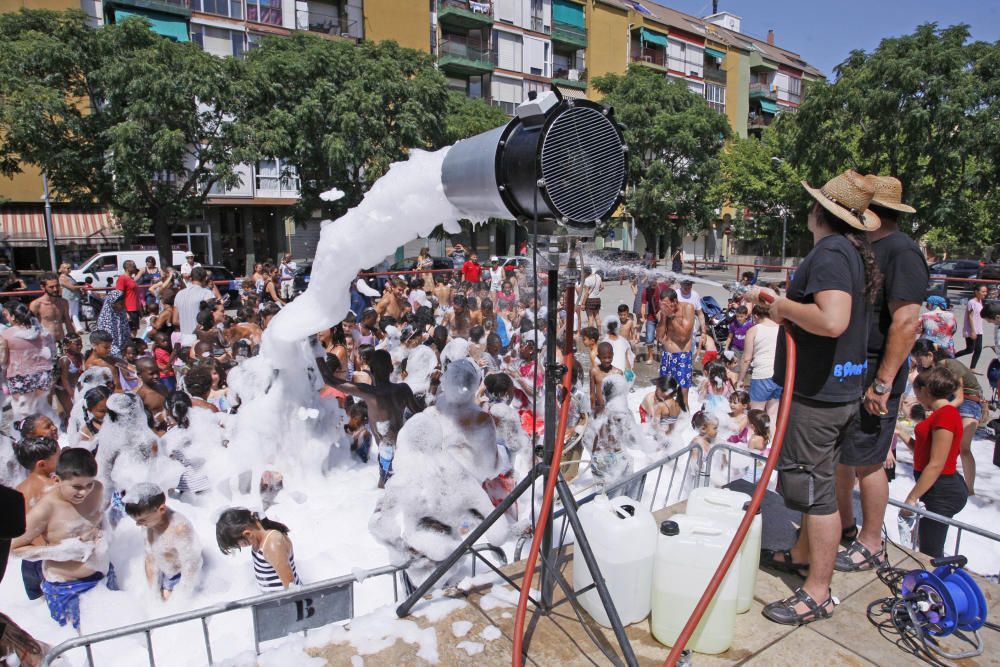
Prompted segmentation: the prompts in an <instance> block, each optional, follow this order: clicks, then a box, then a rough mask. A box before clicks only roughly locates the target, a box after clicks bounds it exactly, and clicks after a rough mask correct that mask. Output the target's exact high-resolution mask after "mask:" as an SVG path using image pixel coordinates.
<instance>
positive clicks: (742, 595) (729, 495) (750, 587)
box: [687, 486, 761, 614]
mask: <svg viewBox="0 0 1000 667" xmlns="http://www.w3.org/2000/svg"><path fill="white" fill-rule="evenodd" d="M749 502H750V496H749V495H747V494H745V493H740V492H739V491H730V490H729V489H716V488H712V487H708V486H702V487H699V488H697V489H695V490H693V491H692V492H691V495H690V496H689V497H688V501H687V513H688V514H690V515H692V516H710V517H715V518H718V519H722V520H728V521H732V527H733V533H734V534H735V532H736V528H737V527H738V526H739V525H740V522H741V521H743V514H744V513H745V508H746V506H747V503H749ZM760 531H761V518H760V510H758V511H757V516H755V517H754V518H753V523H751V524H750V530H749V531H748V532H747V536H746V538H745V539H744V540H743V546H742V547H740V569H739V579H740V585H739V592H738V593H737V595H736V613H737V614H743V613H745V612H747V611H749V609H750V606H751V605H752V604H753V591H754V587H755V586H756V585H757V571H758V568H759V567H760Z"/></svg>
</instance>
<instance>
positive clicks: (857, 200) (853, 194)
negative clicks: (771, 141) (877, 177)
mask: <svg viewBox="0 0 1000 667" xmlns="http://www.w3.org/2000/svg"><path fill="white" fill-rule="evenodd" d="M802 187H804V188H805V189H806V192H808V193H809V194H810V195H812V197H813V199H815V200H816V201H818V202H819V204H820V206H822V207H823V208H825V209H826V210H827V211H829V212H830V213H831V214H833V215H835V216H837V217H838V218H840V219H841V220H843V221H844V222H846V223H847V224H848V225H850V226H851V227H854V228H855V229H860V230H861V231H864V232H873V231H875V230H876V229H878V228H879V227H881V226H882V221H881V220H879V217H878V216H877V215H875V213H874V212H873V211H869V210H868V205H869V204H870V203H871V201H872V197H873V196H874V195H875V183H874V181H873V180H872V179H871V178H869V177H867V176H862V175H861V174H859V173H858V172H856V171H852V170H850V169H848V170H847V171H845V172H844V173H842V174H840V175H838V176H834V177H833V178H831V179H830V180H829V181H827V182H826V183H825V184H824V185H823V187H821V188H814V187H812V186H810V185H809V184H808V183H806V182H805V181H802Z"/></svg>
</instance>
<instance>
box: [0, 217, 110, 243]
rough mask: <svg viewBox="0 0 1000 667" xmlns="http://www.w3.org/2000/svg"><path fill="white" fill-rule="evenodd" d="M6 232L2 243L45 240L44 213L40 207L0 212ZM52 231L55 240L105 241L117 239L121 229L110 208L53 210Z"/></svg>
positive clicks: (1, 237)
mask: <svg viewBox="0 0 1000 667" xmlns="http://www.w3.org/2000/svg"><path fill="white" fill-rule="evenodd" d="M0 222H2V223H3V233H2V234H0V242H3V243H10V244H11V245H35V244H38V243H43V244H44V243H45V212H44V211H43V210H42V209H40V208H31V209H8V210H4V211H0ZM52 232H53V234H55V237H56V243H70V242H73V243H91V242H105V241H108V240H111V239H116V238H118V237H119V236H120V235H121V234H120V232H119V231H118V229H117V227H116V225H115V224H114V221H113V219H112V217H111V214H110V213H108V212H107V211H83V210H80V209H75V210H74V209H69V210H53V211H52Z"/></svg>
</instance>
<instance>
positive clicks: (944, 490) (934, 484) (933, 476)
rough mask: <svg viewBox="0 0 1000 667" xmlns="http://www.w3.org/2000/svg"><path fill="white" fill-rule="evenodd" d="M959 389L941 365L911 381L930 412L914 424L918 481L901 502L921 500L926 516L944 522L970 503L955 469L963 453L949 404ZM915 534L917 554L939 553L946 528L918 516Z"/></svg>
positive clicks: (956, 417)
mask: <svg viewBox="0 0 1000 667" xmlns="http://www.w3.org/2000/svg"><path fill="white" fill-rule="evenodd" d="M960 386H961V385H960V381H959V379H958V378H956V377H955V375H954V373H952V372H951V371H950V370H949V369H948V368H947V367H945V366H934V367H932V368H930V369H928V370H925V371H923V372H922V373H920V374H919V375H918V376H917V377H916V379H915V380H914V381H913V391H914V393H915V394H916V396H917V400H918V401H920V404H921V405H923V406H924V407H925V408H927V410H928V411H931V410H933V412H932V413H931V414H930V416H928V417H927V419H925V420H924V421H922V422H920V423H919V424H917V427H916V428H915V429H914V432H913V435H914V437H913V439H911V440H910V444H911V445H912V447H913V472H914V476H915V478H916V480H917V483H916V484H915V485H914V486H913V489H912V490H911V491H910V494H909V495H908V496H907V497H906V504H907V505H916V504H917V502H919V501H923V503H924V505H925V506H926V507H927V509H928V510H930V511H931V512H934V513H936V514H940V515H941V516H946V517H949V518H950V517H953V516H955V515H956V514H958V513H959V512H961V511H962V508H963V507H965V503H966V502H967V501H968V499H969V490H968V487H966V485H965V480H964V479H963V478H962V476H961V475H960V474H959V473H958V472H957V471H956V469H955V462H956V461H957V460H958V456H959V453H960V452H961V450H962V430H963V429H962V415H960V414H959V412H958V409H957V408H956V407H955V406H954V405H952V404H951V403H949V398H950V397H951V396H952V395H953V394H954V393H955V392H956V391H957V390H958V388H959V387H960ZM904 511H905V510H904ZM918 534H919V540H920V543H919V548H920V551H921V553H925V554H927V555H928V556H933V557H940V556H943V555H944V541H945V538H946V537H947V536H948V526H947V524H944V523H941V522H940V521H934V520H933V519H928V518H927V517H923V518H921V520H920V524H919V528H918Z"/></svg>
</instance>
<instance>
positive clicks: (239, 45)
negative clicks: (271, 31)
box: [191, 23, 246, 58]
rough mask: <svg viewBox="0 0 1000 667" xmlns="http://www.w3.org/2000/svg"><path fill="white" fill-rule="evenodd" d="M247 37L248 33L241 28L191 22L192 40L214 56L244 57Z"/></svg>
mask: <svg viewBox="0 0 1000 667" xmlns="http://www.w3.org/2000/svg"><path fill="white" fill-rule="evenodd" d="M245 39H246V35H245V34H244V33H243V32H241V31H239V30H226V29H225V28H215V27H213V26H208V25H198V24H197V23H192V24H191V41H192V42H194V43H195V44H197V45H198V46H200V47H201V48H202V50H203V51H205V52H206V53H211V54H212V55H213V56H221V57H225V56H233V57H235V58H242V57H243V52H244V51H245V48H244V40H245Z"/></svg>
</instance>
